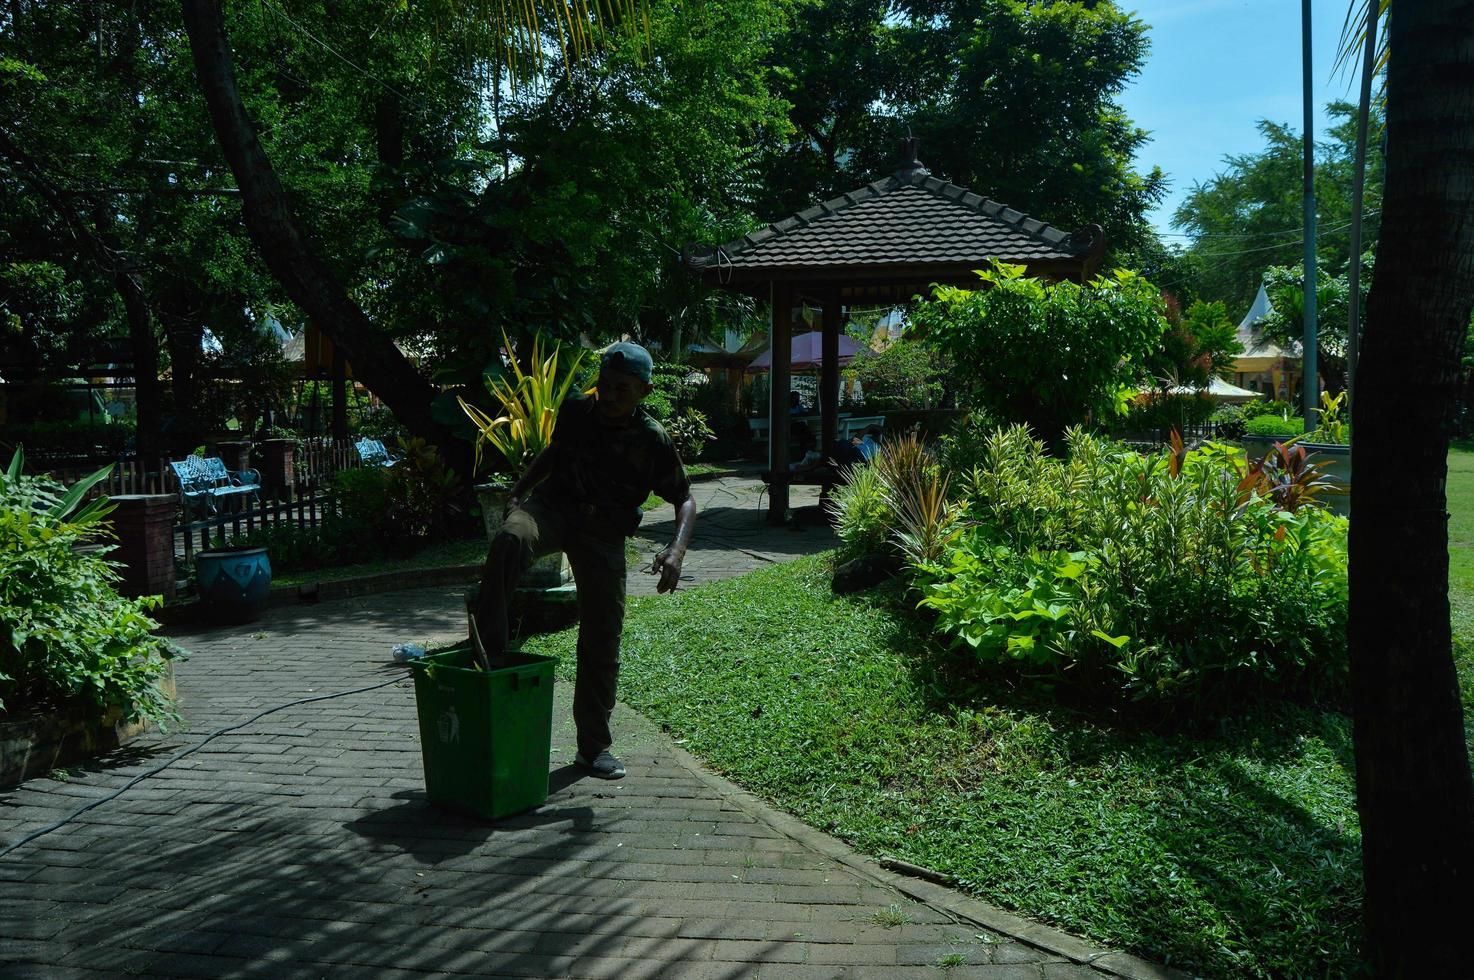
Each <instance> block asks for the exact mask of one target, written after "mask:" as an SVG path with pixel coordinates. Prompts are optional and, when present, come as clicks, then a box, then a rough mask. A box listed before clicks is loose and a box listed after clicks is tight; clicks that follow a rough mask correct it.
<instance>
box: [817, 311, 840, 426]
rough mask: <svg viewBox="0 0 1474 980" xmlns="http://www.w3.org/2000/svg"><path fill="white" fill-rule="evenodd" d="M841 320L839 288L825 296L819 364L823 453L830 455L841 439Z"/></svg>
mask: <svg viewBox="0 0 1474 980" xmlns="http://www.w3.org/2000/svg"><path fill="white" fill-rule="evenodd" d="M839 319H840V307H839V288H838V287H836V288H834V289H831V290H829V291H828V292H826V293H825V294H824V320H823V330H824V333H823V337H822V341H823V343H822V347H823V353H822V356H821V358H820V362H819V411H820V413H821V416H822V419H823V421H822V423H821V429H822V430H823V436H822V437H821V438H820V440H819V451H820V452H821V453H827V452H829V447H831V446H833V445H834V441H835V440H836V439H838V438H839Z"/></svg>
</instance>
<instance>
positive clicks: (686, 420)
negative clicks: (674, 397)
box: [665, 408, 716, 463]
mask: <svg viewBox="0 0 1474 980" xmlns="http://www.w3.org/2000/svg"><path fill="white" fill-rule="evenodd" d="M665 431H666V434H667V435H669V436H670V440H671V442H672V443H674V444H675V447H676V454H677V455H679V456H680V457H681V461H682V462H685V463H690V462H693V461H694V460H696V459H699V458H700V456H701V454H702V452H704V451H705V450H706V445H707V443H709V442H711V441H712V440H713V439H715V438H716V433H714V432H712V431H711V426H709V425H707V424H706V416H705V415H704V414H702V413H701V412H700V411H698V410H697V409H694V408H688V409H686V410H685V411H683V412H681V413H680V414H678V415H675V416H672V417H671V418H670V419H668V420H666V423H665Z"/></svg>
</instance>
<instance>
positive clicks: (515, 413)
mask: <svg viewBox="0 0 1474 980" xmlns="http://www.w3.org/2000/svg"><path fill="white" fill-rule="evenodd" d="M502 344H503V346H504V347H505V349H506V351H507V361H508V368H507V371H505V372H503V373H502V375H501V376H500V377H496V378H487V379H486V390H487V391H488V392H490V393H491V396H492V397H493V398H495V399H496V401H497V404H498V405H500V406H501V414H499V415H497V416H494V417H493V416H492V415H489V414H488V413H486V412H484V411H482V410H481V409H480V408H478V407H477V406H475V405H473V404H471V403H470V402H468V401H466V400H465V399H464V398H460V399H459V401H460V403H461V409H462V410H463V411H464V412H465V413H466V415H467V416H468V417H469V418H470V419H471V421H472V423H474V424H475V426H476V428H477V430H478V433H479V434H478V436H477V439H476V469H477V470H478V471H479V470H480V469H481V460H482V456H483V454H484V453H485V451H486V448H487V447H488V446H489V447H491V449H493V450H495V451H496V452H497V453H498V454H499V455H500V456H501V457H502V458H503V459H505V460H506V461H507V466H508V467H509V468H510V469H511V471H512V472H513V473H516V474H520V473H521V472H522V471H523V470H525V469H526V468H527V467H528V466H529V465H530V464H531V463H532V461H533V459H534V458H536V456H537V454H538V453H540V452H542V451H543V450H544V449H546V448H547V447H548V445H549V444H550V443H551V442H552V441H553V425H554V423H555V422H556V421H557V419H558V406H560V405H562V404H563V399H564V398H566V397H567V396H568V391H569V389H571V388H572V387H573V380H574V378H575V376H576V375H577V373H578V369H579V367H580V366H581V365H582V364H583V362H584V358H585V357H586V356H587V352H586V351H583V350H579V349H577V348H564V347H560V346H559V345H558V344H557V342H556V341H554V342H552V343H551V344H550V345H549V347H550V348H551V349H549V347H545V346H544V344H543V338H541V337H537V338H534V339H533V342H532V350H531V351H530V352H529V355H528V362H529V363H528V365H527V367H526V369H524V368H523V366H522V365H521V364H520V363H519V362H518V360H517V355H516V352H515V351H514V350H513V348H512V343H511V341H510V340H508V339H507V335H506V333H505V332H503V334H502Z"/></svg>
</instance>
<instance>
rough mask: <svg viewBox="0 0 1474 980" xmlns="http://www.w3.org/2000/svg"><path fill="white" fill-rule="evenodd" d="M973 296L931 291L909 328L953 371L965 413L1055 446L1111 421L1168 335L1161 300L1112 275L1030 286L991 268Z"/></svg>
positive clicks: (1121, 273)
mask: <svg viewBox="0 0 1474 980" xmlns="http://www.w3.org/2000/svg"><path fill="white" fill-rule="evenodd" d="M979 275H980V276H981V278H982V279H983V282H984V287H985V288H981V289H978V290H966V289H958V288H955V287H950V286H938V287H936V289H935V298H934V299H932V300H930V301H926V302H922V303H919V304H918V305H917V307H916V309H915V311H914V313H913V315H912V326H911V327H910V328H909V329H910V330H911V331H913V332H914V336H916V337H917V338H919V339H921V340H923V341H924V342H926V343H927V344H929V345H931V346H932V347H934V348H936V349H937V350H938V351H940V352H941V353H942V355H943V356H945V357H946V358H947V360H948V361H949V362H950V363H951V364H952V365H954V367H955V370H954V372H953V377H954V378H956V379H958V383H959V384H961V385H962V386H963V390H962V392H961V394H962V395H963V396H964V400H965V403H966V404H968V405H972V406H976V407H980V408H985V409H987V410H988V411H990V412H992V413H993V414H994V415H996V416H997V417H998V418H1000V419H1002V420H1004V421H1007V422H1024V423H1028V424H1029V425H1031V426H1033V427H1034V428H1035V430H1036V431H1038V432H1040V433H1042V434H1043V435H1044V436H1045V438H1046V439H1047V440H1048V441H1049V442H1050V443H1051V444H1054V443H1056V442H1057V441H1058V439H1059V438H1061V437H1062V436H1063V434H1064V430H1065V429H1066V428H1067V427H1068V426H1071V425H1076V424H1080V423H1083V422H1085V421H1086V420H1087V419H1089V418H1095V419H1098V420H1099V419H1107V418H1111V417H1112V416H1114V415H1115V414H1116V413H1117V407H1118V396H1119V393H1120V392H1121V390H1122V389H1123V388H1125V387H1129V386H1133V385H1136V384H1139V383H1141V382H1142V381H1145V380H1146V377H1145V375H1146V367H1145V365H1146V361H1147V359H1148V357H1149V356H1151V355H1152V354H1153V353H1154V352H1155V351H1156V350H1157V349H1158V347H1159V345H1160V343H1161V339H1162V335H1163V332H1164V331H1165V330H1166V328H1167V321H1166V319H1165V316H1164V307H1163V304H1162V297H1161V294H1160V293H1159V292H1158V291H1157V289H1156V287H1154V286H1152V285H1151V284H1150V283H1148V282H1147V281H1146V280H1145V279H1142V278H1141V277H1140V276H1138V275H1136V274H1135V273H1132V272H1128V271H1125V270H1117V271H1116V272H1114V273H1112V274H1111V275H1109V276H1100V277H1097V278H1096V279H1094V280H1093V281H1091V282H1090V283H1089V284H1088V285H1083V286H1082V285H1080V284H1078V283H1072V282H1068V281H1061V282H1055V283H1049V282H1045V281H1044V280H1042V279H1033V278H1028V277H1026V276H1025V275H1024V267H1023V266H1015V265H1005V264H1001V263H997V262H995V263H994V264H993V266H992V268H990V269H988V270H985V271H983V272H981V273H980V274H979Z"/></svg>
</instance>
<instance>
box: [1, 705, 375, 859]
mask: <svg viewBox="0 0 1474 980" xmlns="http://www.w3.org/2000/svg"><path fill="white" fill-rule="evenodd" d="M403 680H404V677H403V676H400V677H395V678H393V679H392V680H387V681H384V682H383V683H380V684H370V685H369V686H368V687H356V688H354V689H353V690H351V691H338V692H336V693H334V694H318V695H315V696H313V697H310V698H298V699H297V700H296V701H288V702H287V703H286V704H279V705H277V706H276V707H274V708H267V709H266V710H265V711H261V712H257V713H256V714H254V715H252V716H251V717H249V718H247V719H246V720H245V721H242V722H237V723H236V724H234V725H227V726H226V727H224V728H217V729H216V730H215V731H213V732H211V733H210V734H209V735H206V736H205V737H204V738H203V739H201V740H200V741H198V742H196V743H195V744H193V745H189V746H186V747H185V748H183V749H181V750H179V751H178V752H176V753H174V754H173V755H171V756H170V757H169V758H167V759H165V760H164V761H163V762H161V763H159V764H158V765H157V766H154V767H153V768H152V769H149V770H147V771H145V772H141V773H139V774H138V775H136V776H134V777H133V778H132V779H130V780H128V781H127V782H126V783H124V784H123V785H122V786H119V787H118V788H117V789H115V790H113V791H112V792H111V793H108V794H107V795H106V796H100V797H98V798H97V799H95V800H92V801H91V802H89V803H87V804H86V805H85V806H80V807H78V808H77V809H75V810H73V811H72V812H71V813H68V814H67V815H66V816H64V817H62V818H61V819H59V820H55V821H52V822H51V823H49V824H46V825H45V826H44V827H39V828H37V829H36V830H33V831H31V832H30V833H29V834H26V835H25V836H24V837H22V838H20V839H19V840H17V841H15V842H13V843H11V844H7V845H5V847H3V848H0V858H3V857H5V855H7V854H9V853H10V852H11V851H14V850H16V849H17V848H20V847H22V846H24V845H26V844H29V843H30V842H31V841H33V840H36V839H37V838H40V837H45V836H46V835H47V834H49V833H51V832H52V831H54V830H60V829H61V828H62V827H65V826H66V825H67V824H69V823H71V822H72V821H73V820H75V819H77V818H78V817H80V816H81V815H82V814H84V813H86V812H87V811H88V810H93V809H96V808H97V807H100V806H102V805H103V804H104V803H108V802H110V801H112V800H115V799H117V798H118V797H119V796H122V795H123V794H124V793H126V792H127V791H128V790H130V789H132V788H133V787H134V786H137V785H138V784H139V783H141V782H143V781H144V780H145V779H147V778H148V777H150V776H154V775H157V774H158V773H161V772H163V771H164V770H165V769H168V768H169V767H170V766H172V765H173V764H174V763H176V762H178V761H179V760H180V759H183V758H184V757H185V756H187V755H190V754H191V753H194V752H198V751H199V750H200V749H202V748H204V747H205V746H206V745H209V744H210V742H211V741H212V740H213V739H215V738H217V737H219V736H221V735H225V734H228V733H230V732H233V731H236V730H238V729H241V728H245V727H246V726H247V725H251V724H255V723H256V722H258V721H260V720H261V719H262V718H265V717H266V716H267V715H271V714H275V713H276V712H278V711H284V710H285V709H287V708H295V707H296V706H297V705H299V704H311V703H312V702H314V701H328V700H331V699H333V698H343V697H347V696H348V695H350V694H363V693H365V692H368V691H377V690H378V689H379V688H381V687H388V686H390V685H391V684H399V683H401V682H402V681H403Z"/></svg>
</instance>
